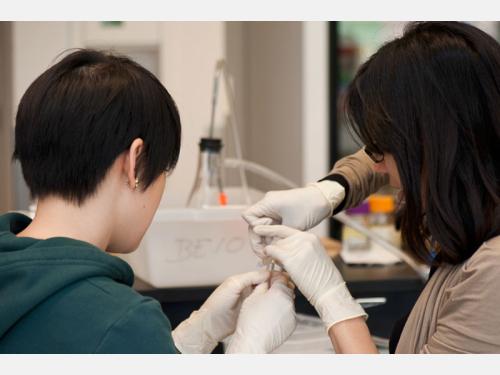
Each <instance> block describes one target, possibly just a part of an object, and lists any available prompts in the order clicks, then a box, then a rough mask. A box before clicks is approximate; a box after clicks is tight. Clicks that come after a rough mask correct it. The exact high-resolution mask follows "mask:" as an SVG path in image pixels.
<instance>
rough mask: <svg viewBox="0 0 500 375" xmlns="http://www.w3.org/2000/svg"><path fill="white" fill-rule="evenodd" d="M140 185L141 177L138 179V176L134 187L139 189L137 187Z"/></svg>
mask: <svg viewBox="0 0 500 375" xmlns="http://www.w3.org/2000/svg"><path fill="white" fill-rule="evenodd" d="M138 187H139V179H138V178H136V179H135V186H134V189H136V190H137V188H138Z"/></svg>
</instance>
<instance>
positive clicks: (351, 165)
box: [330, 150, 389, 209]
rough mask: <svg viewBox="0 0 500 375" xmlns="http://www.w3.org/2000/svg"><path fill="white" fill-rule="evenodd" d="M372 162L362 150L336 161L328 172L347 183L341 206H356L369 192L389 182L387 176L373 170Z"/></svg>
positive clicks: (373, 191) (371, 192)
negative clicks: (339, 176) (347, 186)
mask: <svg viewBox="0 0 500 375" xmlns="http://www.w3.org/2000/svg"><path fill="white" fill-rule="evenodd" d="M373 164H374V162H373V161H372V160H371V159H370V157H369V156H368V155H366V153H365V152H364V151H363V150H359V151H358V152H356V153H355V154H352V155H349V156H346V157H344V158H342V159H340V160H339V161H337V162H336V163H335V165H334V167H333V169H332V171H331V172H330V175H332V174H338V175H341V176H342V177H344V178H345V179H346V180H347V183H348V184H349V191H348V193H347V196H346V197H345V203H344V205H343V208H344V209H345V208H350V207H356V206H357V205H359V204H360V203H361V202H363V200H364V199H365V198H366V197H368V196H369V195H370V194H373V193H375V192H376V191H377V190H378V189H380V188H381V187H382V186H384V185H386V184H387V183H388V182H389V176H388V175H386V174H380V173H376V172H374V171H373Z"/></svg>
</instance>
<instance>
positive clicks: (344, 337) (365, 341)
mask: <svg viewBox="0 0 500 375" xmlns="http://www.w3.org/2000/svg"><path fill="white" fill-rule="evenodd" d="M328 336H330V340H332V344H333V347H334V349H335V352H336V353H339V354H347V353H358V354H359V353H365V354H374V353H378V350H377V347H376V346H375V344H374V343H373V340H372V338H371V335H370V331H369V330H368V326H367V325H366V322H365V319H364V318H363V317H358V318H354V319H348V320H344V321H342V322H339V323H337V324H334V325H333V326H331V327H330V329H329V330H328Z"/></svg>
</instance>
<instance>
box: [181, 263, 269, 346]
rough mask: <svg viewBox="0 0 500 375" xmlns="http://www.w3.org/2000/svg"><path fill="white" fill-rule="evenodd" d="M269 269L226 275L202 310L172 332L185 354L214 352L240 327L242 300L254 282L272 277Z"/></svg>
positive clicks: (258, 282)
mask: <svg viewBox="0 0 500 375" xmlns="http://www.w3.org/2000/svg"><path fill="white" fill-rule="evenodd" d="M269 275H270V273H269V271H265V270H264V271H254V272H248V273H244V274H240V275H234V276H231V277H229V278H228V279H226V280H225V281H224V282H223V283H222V284H221V285H220V286H219V287H218V288H217V289H215V291H214V292H213V293H212V294H211V295H210V297H208V299H207V300H206V301H205V303H204V304H203V305H202V306H201V307H200V309H199V310H197V311H194V312H193V313H192V314H191V316H190V317H189V318H188V319H186V320H185V321H183V322H182V323H180V324H179V325H178V326H177V327H176V328H175V330H174V331H173V332H172V337H173V339H174V343H175V346H176V347H177V349H178V350H179V351H180V352H181V353H184V354H202V353H211V352H212V350H213V349H214V348H215V346H216V345H217V343H218V342H219V341H222V339H224V338H226V337H227V336H229V335H230V334H231V333H233V332H234V330H235V328H236V322H237V320H238V315H239V311H240V308H241V303H242V302H243V300H244V299H245V297H246V296H247V295H248V294H250V292H251V290H252V289H251V288H252V286H255V285H259V284H261V283H263V282H266V281H267V280H268V279H269Z"/></svg>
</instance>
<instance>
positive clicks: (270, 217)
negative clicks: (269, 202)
mask: <svg viewBox="0 0 500 375" xmlns="http://www.w3.org/2000/svg"><path fill="white" fill-rule="evenodd" d="M241 217H243V220H245V221H246V222H247V223H248V225H250V226H252V227H254V226H256V225H270V224H272V223H273V222H275V221H276V222H281V218H280V217H278V216H277V215H276V214H275V213H274V212H273V211H271V210H269V209H268V208H267V207H266V205H265V204H262V203H261V202H258V203H256V204H255V205H253V206H252V207H250V208H249V209H247V210H246V211H245V212H243V213H242V215H241Z"/></svg>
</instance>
